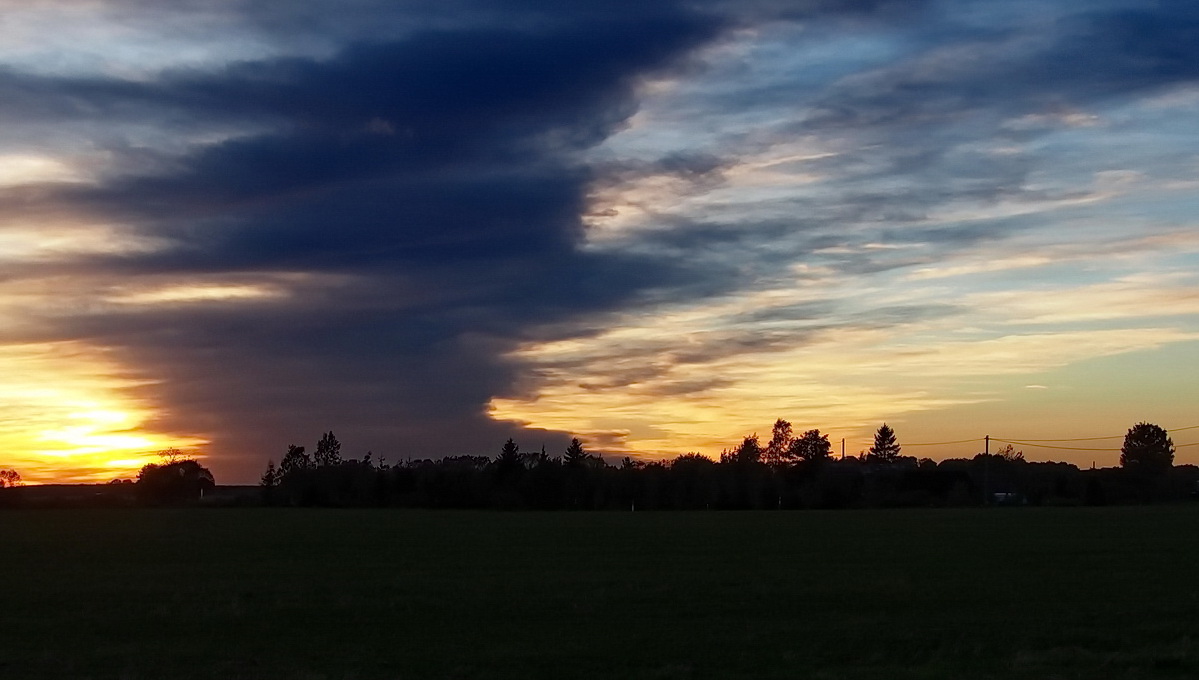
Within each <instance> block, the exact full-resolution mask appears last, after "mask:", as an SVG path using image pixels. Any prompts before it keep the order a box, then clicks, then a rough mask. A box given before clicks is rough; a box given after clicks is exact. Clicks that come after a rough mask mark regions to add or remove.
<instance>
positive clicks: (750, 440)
mask: <svg viewBox="0 0 1199 680" xmlns="http://www.w3.org/2000/svg"><path fill="white" fill-rule="evenodd" d="M733 462H735V463H738V464H740V465H754V464H757V463H760V462H762V444H761V443H759V442H758V435H757V434H752V435H750V436H748V437H746V438H745V439H742V440H741V445H740V446H738V447H737V450H736V451H734V452H733Z"/></svg>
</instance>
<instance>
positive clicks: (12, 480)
mask: <svg viewBox="0 0 1199 680" xmlns="http://www.w3.org/2000/svg"><path fill="white" fill-rule="evenodd" d="M20 485H21V475H20V473H18V472H17V471H16V470H0V489H8V488H11V487H14V486H20Z"/></svg>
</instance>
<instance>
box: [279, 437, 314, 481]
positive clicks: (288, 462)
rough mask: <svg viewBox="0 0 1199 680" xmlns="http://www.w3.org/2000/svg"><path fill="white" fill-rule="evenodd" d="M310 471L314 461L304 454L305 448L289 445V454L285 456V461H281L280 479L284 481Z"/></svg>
mask: <svg viewBox="0 0 1199 680" xmlns="http://www.w3.org/2000/svg"><path fill="white" fill-rule="evenodd" d="M310 469H312V459H311V458H309V457H308V454H307V453H304V447H303V446H296V445H295V444H288V445H287V453H285V454H283V460H281V461H279V479H280V480H284V479H287V478H288V477H292V476H295V475H296V474H297V473H300V472H303V471H305V470H310Z"/></svg>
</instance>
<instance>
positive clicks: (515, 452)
mask: <svg viewBox="0 0 1199 680" xmlns="http://www.w3.org/2000/svg"><path fill="white" fill-rule="evenodd" d="M495 466H496V470H497V471H498V472H499V474H500V476H501V477H506V476H508V475H511V474H512V473H514V472H517V471H518V470H521V469H523V468H524V459H523V457H522V456H521V455H520V447H519V446H517V444H516V442H515V441H513V440H512V439H509V440H508V441H506V442H504V447H503V448H502V449H500V455H499V457H498V458H496V459H495Z"/></svg>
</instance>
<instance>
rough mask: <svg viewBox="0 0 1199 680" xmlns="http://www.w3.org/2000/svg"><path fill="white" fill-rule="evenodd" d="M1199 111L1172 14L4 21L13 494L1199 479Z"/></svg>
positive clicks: (1115, 6)
mask: <svg viewBox="0 0 1199 680" xmlns="http://www.w3.org/2000/svg"><path fill="white" fill-rule="evenodd" d="M1196 113H1199V5H1196V4H1195V3H1190V2H1182V1H1171V0H1162V1H1160V2H1145V1H1144V0H1129V1H1115V0H1113V1H1106V0H1095V1H1090V2H1087V1H1079V0H1070V1H1065V0H1037V1H1036V2H1032V1H1025V0H985V1H984V0H952V1H944V2H934V1H927V2H926V1H919V0H904V1H902V2H887V1H886V0H796V1H794V2H784V1H782V0H749V1H743V2H733V1H731V0H730V1H725V0H693V1H683V0H678V1H674V0H658V1H655V2H644V1H643V0H639V1H633V0H578V1H576V2H570V3H561V2H548V1H546V0H446V1H443V2H437V3H428V2H416V1H406V0H342V1H340V2H336V3H334V2H313V1H310V0H180V1H178V2H171V3H160V2H151V1H149V0H112V1H104V0H73V1H71V2H64V1H60V0H38V1H35V2H29V1H28V0H22V1H19V2H18V1H15V0H0V319H3V322H2V323H0V467H10V468H14V469H16V470H18V472H20V473H21V475H22V477H23V478H24V480H25V481H26V482H34V483H37V482H85V481H100V482H103V481H108V480H110V479H113V478H117V477H131V476H134V475H136V472H137V470H138V469H139V468H140V466H141V465H144V464H145V463H147V462H153V461H155V460H156V456H155V452H157V451H159V450H162V449H165V448H168V447H177V448H180V449H182V450H184V451H185V452H187V453H189V454H190V455H193V456H196V457H198V458H200V459H201V460H202V461H203V463H204V464H205V465H206V466H208V467H209V468H210V469H211V470H212V471H213V473H214V474H215V476H216V478H217V480H218V481H219V482H222V483H253V482H255V481H256V480H257V478H258V476H259V475H260V474H261V472H262V470H263V469H264V468H265V465H266V462H267V460H268V459H270V458H273V459H274V460H275V461H276V462H277V461H278V460H279V458H280V457H281V456H282V454H283V452H284V451H286V447H287V445H288V444H300V445H307V446H309V447H311V446H312V445H313V444H314V443H315V442H316V440H317V439H318V438H319V437H320V435H321V433H322V432H325V431H329V430H332V431H334V432H336V434H337V436H338V438H339V439H340V440H341V441H342V444H343V449H342V451H343V455H347V456H352V457H358V456H361V455H362V454H365V453H366V452H367V451H371V452H373V454H374V456H375V458H376V459H378V458H379V457H380V456H382V457H384V458H385V459H387V460H390V461H396V460H400V459H404V458H409V457H415V458H426V457H429V458H438V457H441V456H446V455H456V454H473V455H495V454H496V453H498V451H499V448H500V446H501V445H502V443H503V442H504V440H505V439H507V438H508V437H513V438H515V439H516V441H517V442H518V443H520V444H521V446H522V447H524V448H525V449H539V448H540V447H541V446H542V445H544V446H546V448H547V450H549V451H550V453H551V454H552V453H555V452H558V451H560V450H561V448H563V447H564V446H565V444H566V442H568V441H569V439H570V438H571V437H572V436H578V437H580V438H581V439H582V440H583V441H584V443H585V444H586V445H587V446H588V447H589V448H590V449H591V450H592V451H596V452H601V453H603V454H604V455H605V456H608V457H611V458H620V457H623V456H626V455H627V456H632V457H634V458H640V459H654V458H664V457H673V456H676V455H679V454H682V453H686V452H690V451H696V452H700V453H704V454H705V455H709V456H716V455H718V454H719V452H720V450H721V449H724V448H730V447H732V446H735V445H736V444H737V443H738V442H739V441H740V439H741V437H743V436H745V435H748V434H752V433H755V432H756V433H758V434H760V435H762V436H763V437H764V438H769V432H770V427H771V424H772V423H773V422H774V420H775V419H776V418H785V419H787V420H789V421H790V422H792V423H793V425H794V427H795V429H796V431H804V430H807V429H812V428H819V429H820V430H821V432H824V433H827V434H828V435H829V436H830V439H831V440H832V441H833V442H834V448H835V449H840V448H841V447H842V446H844V448H845V449H846V451H847V452H848V453H850V454H854V453H857V452H859V451H861V450H863V449H866V448H867V447H868V446H869V445H870V442H871V437H872V433H873V432H874V431H875V429H876V428H877V427H878V426H879V425H880V424H882V423H883V422H887V423H888V424H890V425H891V426H893V427H894V428H895V430H896V432H897V434H898V437H899V443H900V444H901V446H904V453H905V454H910V455H916V456H920V457H924V456H929V457H932V458H935V459H939V458H945V457H954V456H957V457H960V456H970V455H973V454H974V453H976V452H978V451H981V450H982V448H983V446H984V444H983V442H981V441H979V440H981V439H982V438H983V437H984V436H986V435H990V436H991V437H994V438H996V439H997V440H1008V441H1017V442H1024V444H1021V445H1020V446H1018V447H1017V448H1021V449H1022V450H1023V451H1024V452H1025V455H1026V457H1027V458H1029V459H1032V460H1066V461H1069V462H1074V463H1076V464H1079V465H1086V466H1090V465H1092V464H1095V465H1098V466H1100V467H1103V466H1110V465H1114V464H1116V462H1117V460H1118V456H1119V454H1118V451H1115V449H1118V448H1119V445H1120V438H1121V437H1122V436H1123V434H1124V432H1125V431H1126V430H1127V429H1128V428H1129V427H1131V426H1132V425H1133V424H1135V423H1137V422H1140V421H1149V422H1153V423H1156V424H1159V425H1161V426H1163V427H1165V428H1166V429H1168V430H1172V431H1173V433H1174V441H1175V443H1176V444H1179V445H1180V448H1179V449H1178V455H1177V459H1176V462H1179V463H1183V462H1190V463H1199V448H1197V447H1189V446H1186V445H1187V444H1191V443H1195V442H1199V429H1197V430H1186V429H1185V428H1188V427H1190V426H1193V425H1199V410H1197V409H1196V405H1197V404H1199V381H1197V380H1196V372H1195V367H1196V366H1199V266H1197V265H1199V228H1197V227H1199V128H1196V126H1195V119H1196ZM1098 437H1108V439H1103V440H1100V439H1093V438H1098ZM1064 439H1083V440H1085V441H1077V442H1049V441H1045V440H1064ZM842 440H844V444H842ZM1033 440H1039V441H1033ZM941 442H956V443H952V444H941ZM998 443H999V442H998V441H995V442H992V444H991V446H992V447H995V446H997V445H998ZM1034 444H1037V445H1036V446H1034ZM1049 447H1065V448H1049ZM1083 449H1100V450H1083Z"/></svg>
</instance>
